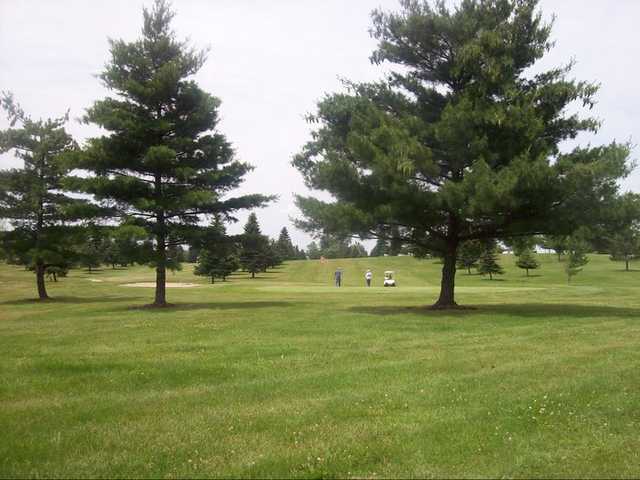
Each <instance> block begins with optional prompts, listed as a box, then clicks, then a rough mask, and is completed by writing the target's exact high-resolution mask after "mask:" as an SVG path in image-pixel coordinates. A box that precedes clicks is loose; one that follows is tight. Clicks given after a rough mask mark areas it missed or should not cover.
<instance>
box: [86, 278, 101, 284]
mask: <svg viewBox="0 0 640 480" xmlns="http://www.w3.org/2000/svg"><path fill="white" fill-rule="evenodd" d="M88 280H89V281H90V282H98V283H99V282H104V280H98V279H97V278H89V279H88Z"/></svg>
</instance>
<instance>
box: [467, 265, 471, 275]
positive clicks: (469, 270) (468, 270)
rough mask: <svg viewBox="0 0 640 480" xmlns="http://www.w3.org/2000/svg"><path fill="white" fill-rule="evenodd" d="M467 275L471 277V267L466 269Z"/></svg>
mask: <svg viewBox="0 0 640 480" xmlns="http://www.w3.org/2000/svg"><path fill="white" fill-rule="evenodd" d="M467 275H471V267H467Z"/></svg>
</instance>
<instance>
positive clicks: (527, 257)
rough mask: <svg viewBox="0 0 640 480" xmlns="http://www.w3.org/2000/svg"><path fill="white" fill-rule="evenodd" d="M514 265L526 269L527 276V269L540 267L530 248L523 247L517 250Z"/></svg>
mask: <svg viewBox="0 0 640 480" xmlns="http://www.w3.org/2000/svg"><path fill="white" fill-rule="evenodd" d="M516 266H517V267H518V268H522V269H524V270H526V272H527V277H528V276H529V270H536V269H537V268H540V263H539V262H538V260H536V257H535V254H534V252H533V250H532V249H524V250H519V251H518V254H517V260H516Z"/></svg>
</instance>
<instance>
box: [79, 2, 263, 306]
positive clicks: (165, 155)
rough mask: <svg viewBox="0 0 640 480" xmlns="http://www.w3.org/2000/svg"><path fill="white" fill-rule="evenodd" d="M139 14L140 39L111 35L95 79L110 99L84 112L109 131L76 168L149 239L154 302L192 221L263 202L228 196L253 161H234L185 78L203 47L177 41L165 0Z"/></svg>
mask: <svg viewBox="0 0 640 480" xmlns="http://www.w3.org/2000/svg"><path fill="white" fill-rule="evenodd" d="M143 16H144V24H143V28H142V38H140V39H139V40H137V41H134V42H125V41H122V40H115V41H110V44H111V59H110V60H109V62H108V64H107V66H106V69H105V71H104V72H103V73H102V74H101V75H100V78H101V80H102V82H103V83H104V85H105V86H106V87H107V88H108V89H109V90H110V91H111V92H112V93H114V94H115V96H114V97H107V98H105V99H103V100H100V101H97V102H95V104H94V105H93V107H91V108H90V109H89V110H88V111H87V114H86V117H85V120H86V122H88V123H94V124H96V125H98V126H100V127H102V128H103V129H105V130H107V131H108V132H109V135H107V136H103V137H99V138H93V139H91V140H89V142H88V144H87V147H86V149H85V152H84V155H83V156H82V159H81V161H80V162H79V164H78V166H79V167H80V168H84V169H86V170H89V171H91V172H92V173H93V174H94V175H95V177H94V178H89V179H78V184H79V186H80V187H81V188H82V189H83V190H84V191H86V192H88V193H91V194H93V195H95V197H96V198H97V199H99V200H104V201H106V202H112V203H115V204H116V205H118V207H119V208H120V214H121V215H124V216H127V217H134V218H136V219H138V224H142V225H143V226H144V228H145V229H146V231H147V233H148V235H149V237H150V238H151V239H152V240H153V254H152V255H151V257H150V258H149V259H148V262H149V263H150V264H151V265H153V266H155V268H156V291H155V301H154V302H153V305H154V306H158V307H162V306H166V305H167V302H166V292H165V283H166V270H167V267H168V266H171V265H170V262H171V260H172V259H171V258H170V257H169V255H168V252H169V251H170V249H171V248H172V247H177V246H178V245H182V244H185V243H187V242H188V240H189V238H191V237H192V236H193V235H194V234H195V232H196V230H198V229H199V228H200V227H199V225H198V223H199V221H200V219H201V217H202V216H203V215H215V214H218V215H221V216H222V217H223V218H225V219H229V218H233V217H232V215H233V213H234V212H236V211H238V210H240V209H247V208H255V207H259V206H262V205H264V204H265V203H266V202H267V201H268V200H269V198H268V197H265V196H263V195H244V196H239V197H235V198H233V197H229V192H230V191H231V190H233V189H234V188H236V187H238V186H239V185H240V183H241V182H242V179H243V177H244V175H245V174H246V173H247V172H249V171H250V170H251V168H252V167H251V166H249V165H248V164H246V163H243V162H240V161H238V160H236V159H235V158H234V152H233V149H232V147H231V145H230V143H229V142H228V141H227V139H226V138H225V137H224V135H222V134H221V133H219V132H217V131H216V130H215V129H216V126H217V124H218V107H219V106H220V100H218V99H217V98H216V97H213V96H212V95H210V94H208V93H206V92H204V91H203V90H202V89H200V88H199V87H198V85H197V84H196V83H195V82H194V81H193V80H192V79H191V77H192V76H193V75H194V74H195V73H196V72H197V71H198V70H199V69H200V67H201V66H202V65H203V63H204V61H205V53H204V52H201V51H196V50H194V49H192V48H191V47H189V46H188V45H187V44H186V43H184V42H181V41H178V40H176V38H175V34H174V32H173V31H172V30H171V26H170V24H171V20H172V18H173V16H174V13H173V12H172V11H171V10H170V8H169V5H168V3H167V2H165V1H164V0H156V2H155V3H154V6H153V8H152V10H151V11H149V10H147V9H144V12H143Z"/></svg>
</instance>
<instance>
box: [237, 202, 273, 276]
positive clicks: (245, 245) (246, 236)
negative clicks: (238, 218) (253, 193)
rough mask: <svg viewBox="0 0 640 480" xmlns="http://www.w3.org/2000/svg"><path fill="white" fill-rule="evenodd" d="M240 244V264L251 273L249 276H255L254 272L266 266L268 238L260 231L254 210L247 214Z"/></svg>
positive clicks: (260, 270)
mask: <svg viewBox="0 0 640 480" xmlns="http://www.w3.org/2000/svg"><path fill="white" fill-rule="evenodd" d="M240 245H241V247H240V264H241V265H242V268H243V270H245V271H247V272H249V273H250V274H251V278H255V276H256V273H258V272H262V271H264V270H265V268H266V266H267V263H268V260H267V257H268V248H269V239H268V238H267V237H266V236H265V235H263V234H262V232H261V231H260V224H259V223H258V217H257V216H256V214H255V213H254V212H251V214H249V218H248V219H247V223H246V224H245V226H244V233H243V234H242V237H241V240H240Z"/></svg>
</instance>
